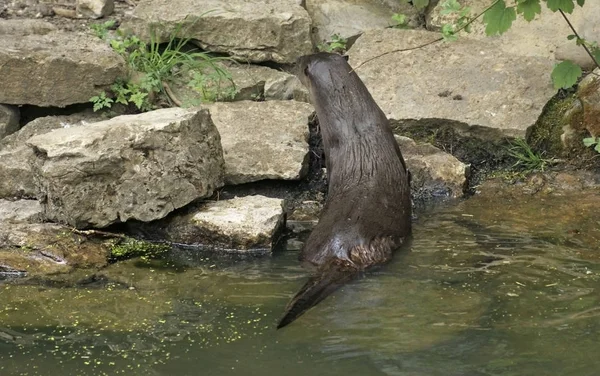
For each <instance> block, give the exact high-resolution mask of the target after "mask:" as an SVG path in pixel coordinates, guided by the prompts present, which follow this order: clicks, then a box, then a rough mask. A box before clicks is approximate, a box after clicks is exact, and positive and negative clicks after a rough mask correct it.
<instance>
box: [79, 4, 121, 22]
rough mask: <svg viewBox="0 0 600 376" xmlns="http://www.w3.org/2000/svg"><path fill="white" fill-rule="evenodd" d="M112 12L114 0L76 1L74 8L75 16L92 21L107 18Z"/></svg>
mask: <svg viewBox="0 0 600 376" xmlns="http://www.w3.org/2000/svg"><path fill="white" fill-rule="evenodd" d="M114 10H115V1H114V0H77V5H76V7H75V11H76V12H77V16H79V17H85V18H94V19H95V18H102V17H106V16H109V15H110V14H111V13H112V12H113V11H114Z"/></svg>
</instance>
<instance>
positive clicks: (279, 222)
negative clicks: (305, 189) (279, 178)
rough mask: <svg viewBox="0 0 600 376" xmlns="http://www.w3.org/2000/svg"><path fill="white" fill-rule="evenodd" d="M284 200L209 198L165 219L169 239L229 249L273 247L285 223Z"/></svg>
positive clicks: (261, 197)
mask: <svg viewBox="0 0 600 376" xmlns="http://www.w3.org/2000/svg"><path fill="white" fill-rule="evenodd" d="M284 222H285V217H284V200H282V199H277V198H269V197H265V196H260V195H254V196H246V197H236V198H233V199H229V200H221V201H207V202H205V203H203V204H201V205H199V206H198V207H197V208H196V209H195V210H193V211H192V212H190V213H186V214H182V215H176V216H174V217H172V218H169V219H168V220H166V225H165V226H164V231H165V233H166V237H167V239H168V240H169V241H172V242H175V243H183V244H201V245H206V246H208V247H210V248H217V249H226V250H241V251H243V250H250V249H262V250H271V248H272V247H273V246H274V244H275V242H276V241H277V236H278V234H279V232H280V231H281V230H282V228H283V227H284V225H285V223H284Z"/></svg>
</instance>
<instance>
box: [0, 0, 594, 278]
mask: <svg viewBox="0 0 600 376" xmlns="http://www.w3.org/2000/svg"><path fill="white" fill-rule="evenodd" d="M196 3H198V4H196ZM470 3H473V4H472V5H473V7H474V8H477V6H478V5H481V4H480V3H485V2H483V1H476V0H470ZM395 13H403V14H405V15H407V16H408V18H409V22H408V25H410V26H411V29H399V28H393V27H391V26H393V25H392V24H391V16H392V15H393V14H395ZM551 16H552V15H551V14H543V15H542V17H541V19H540V20H536V21H535V22H534V23H532V24H531V25H533V24H536V26H535V28H533V29H532V28H527V27H526V26H527V25H525V24H519V23H517V26H516V27H515V28H514V30H511V32H509V33H507V35H505V36H503V37H498V38H496V37H495V38H487V37H484V35H483V33H482V31H481V30H478V29H475V31H474V33H473V34H471V35H469V36H466V37H464V38H460V39H459V40H458V41H456V42H453V43H438V44H433V45H430V46H427V47H424V48H422V49H417V50H413V51H408V52H404V53H398V54H391V55H386V56H383V57H381V58H379V59H377V60H375V61H373V62H370V63H368V64H365V65H364V66H361V67H360V68H358V69H357V73H358V74H359V76H360V77H361V79H362V80H363V81H364V82H365V84H366V85H367V87H368V88H369V90H370V91H371V93H372V94H373V96H374V98H375V100H376V101H377V102H378V104H379V105H380V106H381V108H382V109H383V111H384V112H385V113H386V115H387V116H388V118H389V119H390V121H391V122H392V124H393V126H394V130H395V131H396V132H397V133H398V136H397V140H398V142H399V144H400V148H401V150H402V152H403V155H404V157H405V159H406V161H407V164H408V167H409V169H410V170H411V172H412V176H413V180H412V190H413V192H412V193H413V198H414V199H415V201H427V200H434V199H440V198H441V199H446V200H454V199H459V198H462V197H464V196H465V194H466V193H467V192H469V191H470V192H471V193H472V192H473V191H474V190H475V191H476V189H473V187H474V185H475V183H474V182H475V181H476V180H473V179H480V178H481V177H482V172H483V171H484V169H488V170H489V169H493V168H495V167H498V166H501V167H502V166H507V165H511V164H513V163H514V161H513V160H511V158H510V155H509V154H508V153H506V147H507V146H506V145H507V142H508V141H507V140H511V139H515V138H524V139H528V140H529V139H531V135H532V134H534V135H540V134H544V132H546V131H545V130H546V129H547V128H548V127H551V130H549V131H547V133H548V134H547V135H546V136H543V137H541V138H540V140H542V141H543V140H549V139H551V138H552V137H554V138H558V139H559V140H560V141H559V144H560V145H559V146H558V149H554V153H555V155H553V156H552V157H557V158H563V157H564V160H568V159H569V158H570V159H571V160H582V159H585V160H586V161H588V160H589V161H590V162H589V163H585V165H586V166H587V167H590V166H591V167H592V169H593V168H596V169H597V166H598V164H597V161H596V160H597V158H595V157H596V155H594V154H593V152H591V151H589V150H585V148H583V146H581V139H582V138H583V137H586V136H587V135H589V134H591V135H593V136H598V135H600V122H599V121H598V118H597V116H594V115H595V114H597V111H600V110H599V108H600V107H599V106H600V101H599V100H598V96H599V95H600V94H599V93H600V90H599V89H598V88H599V86H600V85H599V82H600V80H598V79H597V76H593V75H590V76H589V78H586V79H585V81H584V82H583V83H582V85H580V88H579V91H577V92H573V93H570V94H568V95H564V93H563V94H561V95H562V96H563V97H564V98H565V100H564V101H562V102H560V106H558V105H556V104H555V102H556V98H557V97H556V94H557V91H556V90H555V89H553V87H552V84H551V81H550V72H551V69H552V66H553V65H554V64H555V62H557V61H560V60H564V59H572V60H574V61H582V63H583V64H584V65H585V62H584V61H583V58H582V56H581V52H580V51H579V50H577V49H571V48H570V47H569V45H568V44H567V42H568V41H567V40H566V39H565V38H559V37H556V36H555V35H553V36H549V35H548V30H550V29H552V28H554V29H557V30H556V31H555V33H560V32H562V31H563V30H562V29H561V28H562V27H563V26H564V25H560V26H557V23H556V22H555V21H554V20H552V19H551ZM440 17H441V16H440V14H439V7H438V6H436V5H435V4H432V6H430V7H429V8H428V9H426V10H424V11H417V10H416V9H415V8H413V7H412V6H411V5H408V4H406V5H401V4H400V3H399V2H397V1H392V0H381V1H377V2H369V1H365V2H364V4H362V3H361V2H356V1H342V0H328V1H316V0H306V1H297V0H286V1H275V2H274V1H269V0H252V1H241V0H239V1H219V0H213V1H210V2H189V1H183V0H178V1H161V0H142V1H139V2H137V3H135V4H134V3H133V2H131V1H111V0H97V1H83V0H78V1H76V2H75V1H72V2H66V3H65V2H64V1H63V2H61V3H60V4H59V3H58V2H56V3H55V4H54V3H52V2H51V3H42V2H39V1H36V0H30V1H26V2H20V1H10V2H9V3H8V4H7V5H4V8H0V87H1V88H2V90H0V276H4V277H23V276H39V275H45V274H51V273H62V272H68V271H70V270H72V268H101V267H103V266H105V265H106V264H107V263H108V262H109V260H110V259H111V254H113V253H114V252H115V248H116V247H121V248H119V249H120V250H122V249H123V247H125V246H127V245H128V244H129V245H131V244H134V247H132V251H131V252H132V254H135V255H139V252H140V251H141V252H143V250H140V249H139V248H143V245H140V244H139V243H132V238H133V237H143V238H145V239H147V240H150V241H153V242H159V243H166V244H171V243H176V244H185V245H205V246H207V245H209V246H210V247H211V249H215V250H238V251H239V252H248V251H249V250H262V251H266V252H267V253H268V252H270V251H271V250H272V249H273V247H274V246H275V244H276V242H277V241H278V239H279V238H280V235H281V234H282V233H286V232H296V231H300V232H301V231H304V230H306V229H307V228H310V223H313V222H314V221H315V220H316V218H317V216H318V213H319V210H320V208H321V205H322V202H323V198H324V194H325V183H324V182H325V179H326V171H324V170H323V166H324V164H323V163H322V155H321V154H322V150H321V148H320V138H319V134H318V121H317V120H316V119H315V118H314V116H313V108H312V106H311V105H310V104H309V103H306V102H307V95H306V90H305V89H304V88H303V87H302V86H301V84H300V83H299V81H298V80H297V78H296V77H295V76H294V75H292V74H291V73H289V72H290V71H292V70H293V66H292V64H293V62H294V61H295V59H296V58H297V57H299V56H301V55H304V54H307V53H311V52H312V51H314V50H315V49H316V47H315V46H317V45H319V44H321V43H323V42H324V41H327V40H328V38H330V37H331V36H332V35H333V34H337V35H338V36H340V37H342V38H344V39H345V40H348V41H349V42H348V46H347V47H348V51H347V53H346V54H347V55H348V56H349V62H350V64H351V65H352V66H354V67H358V66H359V65H360V64H361V63H363V62H365V61H366V60H368V59H369V58H371V57H374V56H376V55H378V54H381V53H383V52H386V51H390V50H394V49H399V48H400V49H401V48H409V47H411V46H416V45H420V44H424V43H426V42H427V41H430V40H433V39H435V38H437V37H438V36H439V34H438V32H437V31H436V30H438V29H439V27H440V22H441V21H440ZM594 19H595V20H600V7H599V6H598V5H596V4H590V5H589V6H588V5H587V4H586V13H585V14H583V13H581V14H574V15H573V23H574V24H575V25H577V26H578V27H580V28H581V29H582V33H588V34H593V33H594V32H596V31H597V30H596V29H595V27H596V26H594V25H596V23H594V22H592V21H593V20H594ZM107 20H109V21H114V22H113V23H111V24H110V27H108V26H107V27H106V28H104V29H102V27H104V26H102V25H105V24H104V23H105V22H106V21H107ZM344 20H351V21H350V22H348V21H344ZM92 25H101V26H98V27H96V28H95V29H94V28H93V27H91V26H92ZM117 27H118V30H120V31H121V32H132V33H133V35H135V36H136V37H138V38H140V39H141V40H146V41H149V42H148V43H157V45H158V43H159V42H167V43H168V42H169V40H170V38H171V37H172V36H173V33H174V32H177V33H182V32H183V33H185V35H179V34H177V38H184V39H185V40H188V39H189V41H190V44H193V45H195V46H199V47H201V48H202V50H203V51H205V52H207V53H212V54H216V56H223V55H227V56H229V57H231V58H232V59H233V60H237V63H235V62H233V61H230V60H227V61H224V62H223V63H221V62H219V64H222V65H219V66H222V67H223V68H222V69H224V70H226V71H227V81H230V82H231V83H233V85H235V86H233V88H234V89H235V90H234V91H231V93H230V94H231V95H228V97H227V98H226V99H227V101H218V102H214V103H212V102H210V101H206V100H204V99H205V97H199V94H198V92H194V91H193V90H191V89H190V86H191V85H190V83H189V82H186V80H182V79H181V77H187V76H185V75H186V74H191V73H193V72H187V71H185V72H183V73H181V74H180V75H179V76H178V77H179V78H177V79H173V80H172V81H170V82H169V83H168V84H166V81H165V84H162V83H160V82H159V84H161V85H162V87H163V88H164V90H165V93H166V94H164V95H165V98H166V100H167V102H170V103H166V102H156V103H158V104H155V105H154V106H153V108H152V109H151V110H150V111H147V112H143V113H139V111H133V112H134V113H132V111H131V108H132V106H131V103H130V106H129V107H127V106H122V105H117V104H116V103H115V105H114V106H112V107H111V109H110V110H108V109H105V110H102V111H92V103H90V98H92V97H94V96H99V95H101V93H102V94H103V93H110V91H111V90H114V86H113V85H114V84H115V83H116V82H118V81H119V80H122V79H124V78H125V77H131V76H132V72H131V64H130V61H127V59H126V58H124V55H123V54H120V53H118V52H117V51H118V49H115V44H112V47H111V44H110V43H109V41H111V40H117V39H110V38H111V37H114V38H116V37H115V35H117V31H116V30H115V29H116V28H117ZM554 29H553V30H554ZM94 30H96V35H94ZM97 30H100V31H102V32H105V33H106V36H103V38H104V39H103V38H100V37H99V35H97V34H98V32H97ZM566 35H568V34H565V36H566ZM525 36H526V38H525ZM596 39H599V38H596ZM350 41H352V42H353V43H352V46H350V44H351V42H350ZM563 42H564V43H563ZM129 48H131V47H129ZM588 65H589V64H588ZM175 69H180V67H176V68H175ZM190 77H191V76H190ZM194 77H197V76H194ZM202 77H204V78H206V77H205V76H202ZM113 94H114V93H113ZM161 94H162V93H159V94H157V95H161ZM113 99H114V100H115V101H116V99H117V98H116V97H114V98H113ZM113 99H111V100H113ZM561 100H562V99H561ZM177 102H186V103H192V104H193V105H189V106H188V105H183V106H182V107H180V106H177ZM180 104H184V103H180ZM163 107H164V108H163ZM553 111H554V112H553ZM136 112H138V113H136ZM549 113H553V114H554V115H553V116H554V117H553V118H552V119H549V118H548V116H547V114H549ZM56 114H59V115H56ZM448 130H450V131H448ZM406 136H410V137H413V138H414V139H412V138H408V137H406ZM536 137H537V136H536ZM534 141H535V140H534ZM538 141H539V140H538ZM536 142H537V141H536ZM432 144H433V145H432ZM556 150H558V151H556ZM590 153H592V154H590ZM572 165H578V164H577V163H575V164H568V163H567V164H563V165H562V166H559V167H558V169H564V168H565V167H566V166H572ZM547 176H550V177H549V178H547V179H550V180H551V181H552V180H553V179H554V178H553V177H552V176H551V175H547ZM584 180H585V181H586V182H588V183H589V184H592V185H594V184H598V180H599V179H598V174H597V173H592V174H591V175H590V176H588V175H586V178H585V179H584ZM525 186H529V185H528V184H525ZM149 244H150V243H149ZM136 252H137V253H136ZM0 279H2V278H1V277H0Z"/></svg>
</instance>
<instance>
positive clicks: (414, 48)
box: [351, 0, 500, 72]
mask: <svg viewBox="0 0 600 376" xmlns="http://www.w3.org/2000/svg"><path fill="white" fill-rule="evenodd" d="M499 1H500V0H496V1H494V2H493V3H492V4H491V5H490V6H488V7H487V8H485V9H484V10H483V11H482V12H481V13H479V14H478V15H477V16H476V17H474V18H472V19H470V20H469V22H467V23H466V24H464V25H463V26H462V27H460V28H459V29H458V30H456V32H455V33H454V34H458V33H460V32H461V31H463V30H464V29H466V28H467V27H468V26H469V25H470V24H472V23H473V22H475V20H477V19H478V18H479V17H481V16H483V15H484V14H485V12H487V11H488V10H490V9H491V8H492V7H493V6H494V5H496V4H497V3H498V2H499ZM443 40H444V37H440V38H437V39H434V40H432V41H429V42H427V43H423V44H421V45H419V46H416V47H409V48H401V49H398V50H392V51H388V52H384V53H382V54H380V55H377V56H374V57H372V58H369V59H367V60H365V61H363V62H362V63H360V64H358V65H357V66H356V68H354V69H352V71H355V70H357V69H358V68H360V67H362V66H363V65H365V64H367V63H369V62H371V61H373V60H375V59H379V58H380V57H383V56H385V55H389V54H394V53H396V52H406V51H412V50H418V49H419V48H423V47H427V46H429V45H430V44H434V43H437V42H441V41H443ZM352 71H351V72H352Z"/></svg>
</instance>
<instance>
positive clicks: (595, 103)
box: [571, 68, 600, 137]
mask: <svg viewBox="0 0 600 376" xmlns="http://www.w3.org/2000/svg"><path fill="white" fill-rule="evenodd" d="M576 96H577V99H578V100H579V102H580V103H581V107H582V119H581V120H582V122H581V123H580V124H579V125H576V124H577V122H571V126H572V127H573V128H574V129H575V130H582V129H585V130H587V131H588V132H589V133H590V134H591V135H592V136H593V137H599V136H600V69H598V68H596V69H595V70H594V72H593V73H592V74H588V75H587V76H586V77H585V78H584V79H583V80H581V82H580V83H579V86H578V88H577V94H576Z"/></svg>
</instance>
